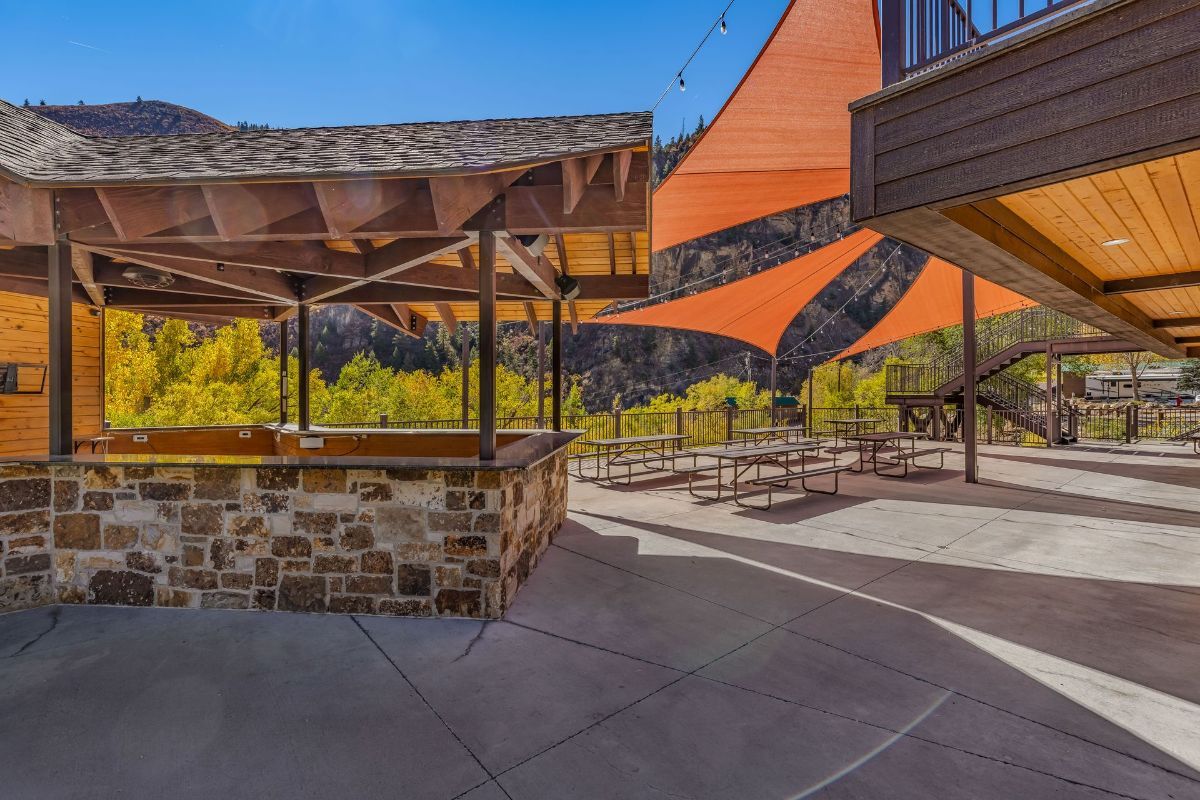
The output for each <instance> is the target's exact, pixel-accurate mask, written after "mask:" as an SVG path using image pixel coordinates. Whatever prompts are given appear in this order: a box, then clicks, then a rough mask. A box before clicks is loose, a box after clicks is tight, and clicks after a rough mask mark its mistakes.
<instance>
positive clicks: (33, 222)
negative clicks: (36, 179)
mask: <svg viewBox="0 0 1200 800" xmlns="http://www.w3.org/2000/svg"><path fill="white" fill-rule="evenodd" d="M0 240H7V243H15V244H53V243H54V193H53V192H51V191H50V190H49V189H31V188H29V187H27V186H19V185H17V184H15V183H10V182H9V181H6V180H4V179H3V178H0Z"/></svg>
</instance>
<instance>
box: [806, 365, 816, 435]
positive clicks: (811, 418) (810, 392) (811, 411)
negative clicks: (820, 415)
mask: <svg viewBox="0 0 1200 800" xmlns="http://www.w3.org/2000/svg"><path fill="white" fill-rule="evenodd" d="M816 416H817V415H816V409H814V408H813V369H812V367H809V368H808V414H807V417H808V419H807V420H806V422H807V423H808V424H807V426H806V428H807V431H808V435H809V436H812V435H813V422H814V421H815V420H816Z"/></svg>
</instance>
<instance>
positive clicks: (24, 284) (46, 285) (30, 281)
mask: <svg viewBox="0 0 1200 800" xmlns="http://www.w3.org/2000/svg"><path fill="white" fill-rule="evenodd" d="M49 290H50V282H49V281H48V280H47V279H45V278H16V277H6V276H2V275H0V292H12V293H14V294H28V295H33V296H34V297H46V296H47V295H48V294H49ZM71 298H72V301H73V302H76V303H83V304H86V305H91V302H92V299H91V298H90V297H88V296H87V293H86V292H84V291H83V287H82V286H79V285H78V284H72V286H71Z"/></svg>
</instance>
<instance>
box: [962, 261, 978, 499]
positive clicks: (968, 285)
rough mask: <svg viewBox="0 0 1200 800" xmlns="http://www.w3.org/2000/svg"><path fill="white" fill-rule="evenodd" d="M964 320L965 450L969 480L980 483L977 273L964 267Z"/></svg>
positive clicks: (963, 434)
mask: <svg viewBox="0 0 1200 800" xmlns="http://www.w3.org/2000/svg"><path fill="white" fill-rule="evenodd" d="M962 294H963V307H962V315H963V316H962V320H963V413H962V437H963V451H964V453H965V455H966V460H967V466H966V477H967V483H979V431H978V430H977V429H976V425H975V411H976V407H975V404H976V402H978V394H979V387H978V376H976V374H975V370H976V369H977V367H978V365H977V364H976V361H977V359H976V352H975V275H974V274H973V273H970V272H967V271H966V270H965V269H964V270H963V271H962Z"/></svg>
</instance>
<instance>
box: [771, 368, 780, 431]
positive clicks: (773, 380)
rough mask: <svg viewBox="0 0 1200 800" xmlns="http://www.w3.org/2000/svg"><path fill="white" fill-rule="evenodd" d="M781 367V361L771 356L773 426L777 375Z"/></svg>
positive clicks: (773, 421)
mask: <svg viewBox="0 0 1200 800" xmlns="http://www.w3.org/2000/svg"><path fill="white" fill-rule="evenodd" d="M778 365H779V359H778V358H776V357H775V356H771V424H772V425H774V424H775V373H776V370H777V368H778Z"/></svg>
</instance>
